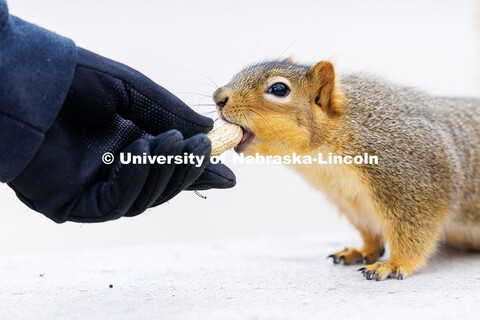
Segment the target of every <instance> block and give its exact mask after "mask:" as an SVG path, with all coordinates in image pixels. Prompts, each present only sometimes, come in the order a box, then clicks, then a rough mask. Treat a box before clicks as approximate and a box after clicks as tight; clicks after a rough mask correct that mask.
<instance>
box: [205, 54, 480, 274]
mask: <svg viewBox="0 0 480 320" xmlns="http://www.w3.org/2000/svg"><path fill="white" fill-rule="evenodd" d="M274 77H282V78H283V79H286V81H288V82H289V83H290V84H291V92H290V94H289V96H288V98H286V100H285V101H288V102H285V103H283V102H278V101H275V100H272V99H269V96H268V93H266V91H267V90H268V88H267V83H268V81H269V80H270V79H272V78H274ZM226 98H228V100H227V103H226V105H225V107H224V108H223V110H220V109H219V114H220V116H221V117H222V118H224V119H225V120H227V121H230V122H233V123H236V124H239V125H240V126H242V127H243V128H244V129H246V130H248V131H251V132H253V133H254V134H255V138H254V139H253V141H252V142H251V143H250V144H249V145H248V146H247V148H246V149H245V151H244V152H245V153H246V154H255V153H259V154H262V155H290V154H292V153H293V152H295V153H297V154H303V155H316V154H317V153H318V152H322V153H323V154H328V153H332V154H336V155H352V156H355V155H362V154H364V153H365V152H367V153H369V154H371V155H377V156H378V157H379V163H378V165H364V164H362V165H353V164H352V165H347V164H342V165H319V164H312V165H305V164H302V165H292V167H293V168H294V169H295V170H296V171H298V172H299V173H300V174H301V175H303V176H304V177H305V179H306V180H307V181H309V182H310V184H311V185H312V186H314V187H315V188H318V189H321V190H323V191H324V192H325V193H326V195H327V196H328V198H329V199H330V200H331V201H332V202H334V203H336V204H337V205H338V207H339V209H340V212H341V213H343V214H345V215H346V216H347V217H348V219H349V220H350V221H351V223H352V224H353V225H354V226H355V227H356V228H357V229H358V230H359V232H360V233H361V235H362V238H363V240H364V245H363V246H362V247H361V248H360V249H349V248H346V249H344V250H341V251H339V252H336V253H334V254H333V255H332V258H333V259H334V262H336V263H338V262H344V263H347V264H348V263H355V262H359V261H362V260H363V261H366V262H367V263H373V264H370V265H366V266H365V267H364V268H362V269H361V270H362V271H363V273H364V275H365V276H366V277H367V279H377V280H383V279H385V278H387V277H397V278H400V279H403V278H404V277H406V276H408V275H409V274H411V273H412V272H413V271H414V270H415V269H417V268H419V267H421V266H422V265H424V264H425V261H426V258H427V257H428V255H429V254H430V253H431V252H433V251H434V249H435V246H436V244H437V242H438V240H439V239H446V241H449V242H450V243H452V244H454V245H457V246H459V247H462V248H466V249H479V248H480V234H478V233H477V234H475V233H472V232H470V233H468V232H465V231H464V232H463V234H458V230H460V229H462V228H467V229H469V225H471V224H472V222H473V221H475V222H476V223H477V224H476V228H477V229H478V230H480V210H479V209H480V174H479V172H478V170H479V169H480V148H478V146H479V144H480V102H479V100H475V99H453V98H451V99H449V98H437V97H432V96H429V95H427V94H425V93H422V92H419V91H416V90H413V89H409V88H403V87H399V86H394V85H392V84H390V83H387V82H385V81H383V80H381V79H376V78H372V77H368V76H365V75H346V76H344V77H342V78H341V79H340V80H339V79H338V78H337V76H336V74H335V70H334V67H333V65H332V64H331V63H330V62H328V61H321V62H319V63H317V64H316V65H314V66H313V67H309V66H303V65H297V64H294V63H291V62H290V61H282V62H267V63H261V64H258V65H254V66H250V67H248V68H246V69H244V70H243V71H241V72H240V73H239V74H237V75H236V76H235V77H234V78H233V79H232V80H231V82H230V83H228V84H227V85H226V86H224V87H222V88H220V89H218V90H217V91H216V92H215V93H214V100H215V101H216V102H218V101H224V100H225V99H226ZM472 228H473V227H472ZM470 229H471V228H470ZM477 229H476V230H477ZM386 242H388V244H389V245H390V251H391V254H390V260H389V261H387V262H376V263H374V262H375V261H376V260H377V259H378V258H379V257H380V256H381V255H382V254H383V248H384V244H385V243H386Z"/></svg>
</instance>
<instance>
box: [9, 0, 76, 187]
mask: <svg viewBox="0 0 480 320" xmlns="http://www.w3.org/2000/svg"><path fill="white" fill-rule="evenodd" d="M76 62H77V48H76V46H75V44H74V43H73V41H71V40H70V39H67V38H64V37H61V36H59V35H57V34H55V33H53V32H50V31H47V30H45V29H43V28H40V27H38V26H35V25H33V24H31V23H28V22H26V21H23V20H21V19H19V18H17V17H15V16H11V15H9V14H8V8H7V3H6V1H5V0H0V181H1V182H9V181H11V180H13V179H14V178H15V177H17V176H18V175H19V174H20V173H21V172H22V171H23V169H24V168H25V167H26V166H27V165H28V163H29V162H30V161H31V160H32V158H33V157H34V156H35V153H36V152H37V150H38V148H39V147H40V145H41V143H42V141H43V139H44V135H45V132H46V131H47V130H48V129H49V128H50V127H51V125H52V123H53V121H54V120H55V118H56V116H57V114H58V112H59V111H60V108H61V106H62V104H63V102H64V100H65V99H66V96H67V93H68V90H69V88H70V85H71V83H72V81H73V76H74V72H75V66H76Z"/></svg>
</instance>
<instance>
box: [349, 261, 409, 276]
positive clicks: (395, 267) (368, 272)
mask: <svg viewBox="0 0 480 320" xmlns="http://www.w3.org/2000/svg"><path fill="white" fill-rule="evenodd" d="M358 271H360V272H362V274H363V275H364V276H365V278H367V280H372V279H375V280H377V281H381V280H385V279H387V278H397V279H399V280H403V279H405V278H406V277H407V276H408V272H407V269H406V268H405V266H404V265H403V264H395V263H392V262H390V261H387V262H375V263H374V264H369V265H366V266H364V267H362V268H360V269H358Z"/></svg>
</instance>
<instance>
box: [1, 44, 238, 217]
mask: <svg viewBox="0 0 480 320" xmlns="http://www.w3.org/2000/svg"><path fill="white" fill-rule="evenodd" d="M212 127H213V121H212V120H211V119H210V118H206V117H203V116H201V115H199V114H197V113H195V112H194V111H193V110H191V109H190V108H189V107H188V106H186V105H185V104H184V103H183V102H182V101H180V100H179V99H178V98H177V97H175V96H174V95H172V94H171V93H170V92H168V91H167V90H165V89H164V88H162V87H160V86H158V85H157V84H155V83H154V82H152V81H151V80H149V79H148V78H147V77H145V76H144V75H142V74H140V73H138V72H136V71H135V70H132V69H130V68H128V67H126V66H125V65H122V64H120V63H117V62H114V61H111V60H108V59H106V58H103V57H101V56H98V55H96V54H94V53H91V52H89V51H86V50H84V49H80V48H79V49H78V63H77V68H76V71H75V77H74V80H73V84H72V86H71V88H70V92H69V94H68V97H67V99H66V101H65V103H64V105H63V107H62V109H61V111H60V113H59V115H58V117H57V119H56V120H55V122H54V124H53V126H52V127H51V129H50V130H49V131H48V132H47V134H46V136H45V140H44V141H43V144H42V146H41V147H40V149H39V151H38V153H37V154H36V155H35V157H34V158H33V160H32V162H31V163H30V164H29V165H28V166H27V168H26V169H25V170H24V171H23V172H22V173H21V174H20V175H19V176H18V177H17V178H16V179H15V180H13V181H12V182H10V183H9V185H10V186H11V187H12V188H13V189H14V190H15V192H16V193H17V196H18V197H19V198H20V199H21V200H22V201H23V202H24V203H26V204H27V205H28V206H29V207H30V208H32V209H34V210H36V211H38V212H41V213H43V214H45V215H46V216H47V217H49V218H51V219H52V220H54V221H56V222H59V223H60V222H64V221H67V220H71V221H77V222H100V221H106V220H112V219H117V218H119V217H121V216H134V215H137V214H139V213H142V212H143V211H145V210H146V209H147V208H149V207H152V206H155V205H158V204H161V203H163V202H165V201H168V200H169V199H171V198H172V197H174V196H175V195H177V194H178V193H179V192H180V191H182V190H184V189H192V190H205V189H210V188H231V187H233V186H234V185H235V176H234V174H233V173H232V172H231V171H230V169H228V168H227V167H226V166H224V165H222V164H215V165H213V164H212V163H211V162H210V161H209V157H208V155H209V153H210V150H211V146H210V140H209V139H208V138H207V137H206V136H205V135H204V134H203V133H206V132H208V131H210V130H211V129H212ZM122 151H123V152H130V153H131V154H132V155H143V154H144V153H146V154H147V155H150V154H151V155H183V154H184V153H189V154H190V153H192V154H194V155H198V156H206V157H205V161H203V164H202V165H201V166H199V167H196V166H195V165H191V164H178V165H175V164H153V165H151V164H146V165H143V164H142V165H139V164H121V163H120V161H119V160H120V159H119V153H120V152H122ZM106 152H110V153H112V154H113V155H114V156H115V162H114V163H113V164H111V165H106V164H104V163H103V162H102V155H103V154H104V153H106Z"/></svg>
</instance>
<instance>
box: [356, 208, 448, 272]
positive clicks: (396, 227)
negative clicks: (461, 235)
mask: <svg viewBox="0 0 480 320" xmlns="http://www.w3.org/2000/svg"><path fill="white" fill-rule="evenodd" d="M392 216H393V215H392ZM435 216H436V215H434V214H432V215H424V217H423V218H424V219H423V221H417V224H415V223H414V224H412V223H402V224H399V223H398V221H397V222H395V220H394V219H393V218H392V219H391V220H390V219H388V218H387V221H386V228H385V230H384V233H385V236H386V239H387V241H388V243H389V246H390V260H389V261H385V262H376V263H374V264H370V265H366V266H364V267H362V268H360V269H359V271H361V272H362V273H363V275H364V276H365V277H366V278H367V279H368V280H371V279H375V280H385V279H386V278H397V279H400V280H401V279H405V278H406V277H407V276H409V275H410V274H412V272H413V271H414V270H415V269H418V268H419V267H421V266H422V265H423V264H424V263H425V261H426V258H427V257H428V255H429V254H430V253H432V252H433V251H434V250H435V245H436V243H437V239H438V236H439V234H440V228H441V221H442V219H441V218H439V217H438V216H436V217H435ZM393 217H394V216H393ZM425 217H430V219H425Z"/></svg>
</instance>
